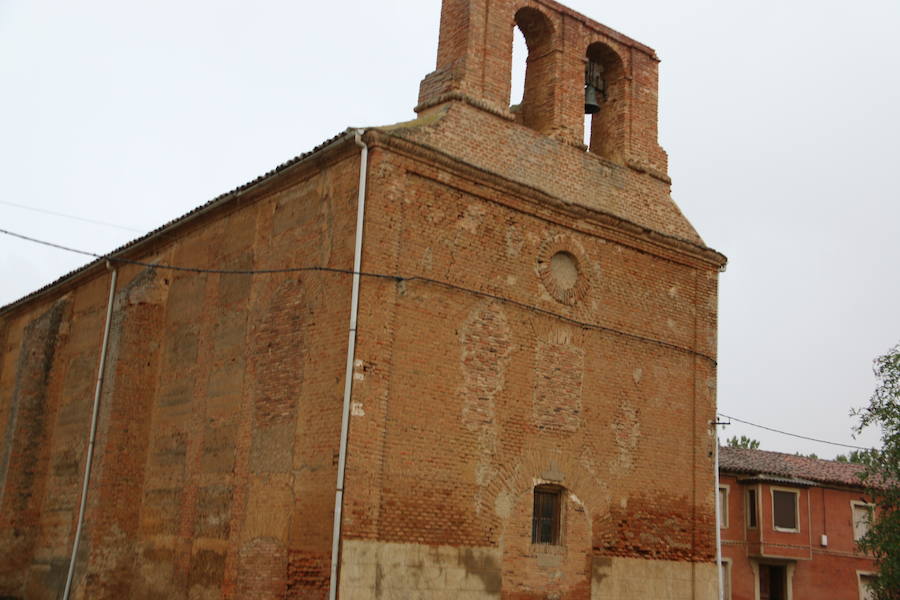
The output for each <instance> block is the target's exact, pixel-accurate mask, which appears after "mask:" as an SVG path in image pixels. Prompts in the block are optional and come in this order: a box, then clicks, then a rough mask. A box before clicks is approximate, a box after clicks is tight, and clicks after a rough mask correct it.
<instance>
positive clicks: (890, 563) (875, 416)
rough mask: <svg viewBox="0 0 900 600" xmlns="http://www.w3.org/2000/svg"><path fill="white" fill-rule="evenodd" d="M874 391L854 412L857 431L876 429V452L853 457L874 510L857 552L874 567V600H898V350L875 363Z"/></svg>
mask: <svg viewBox="0 0 900 600" xmlns="http://www.w3.org/2000/svg"><path fill="white" fill-rule="evenodd" d="M874 370H875V377H876V378H877V381H878V387H877V388H876V389H875V392H874V393H873V394H872V398H871V399H870V400H869V405H868V406H867V407H865V408H862V409H860V410H857V411H854V414H855V415H856V416H857V417H858V418H859V423H858V425H857V427H856V430H857V432H860V431H862V430H863V429H865V428H867V427H873V426H874V427H878V428H879V429H880V430H881V444H882V446H881V448H880V449H876V450H872V451H868V452H862V453H860V454H859V455H858V458H859V459H860V462H861V463H862V464H863V465H864V466H865V469H864V472H863V475H862V478H863V482H864V484H865V485H866V487H867V488H868V491H869V494H870V495H871V496H872V499H873V500H874V502H875V504H876V506H877V507H878V508H877V510H876V514H875V520H874V522H873V523H872V524H871V526H870V528H869V532H868V533H867V534H866V535H865V536H863V537H862V539H860V540H859V547H860V548H861V549H862V550H865V551H867V552H869V553H871V554H872V555H873V556H874V557H875V560H876V562H877V563H878V569H879V576H878V579H877V580H876V583H875V589H874V593H875V598H876V599H877V600H900V510H898V509H900V345H897V346H894V348H892V349H891V350H890V351H889V352H888V353H887V354H885V355H884V356H879V357H878V358H876V359H875V367H874Z"/></svg>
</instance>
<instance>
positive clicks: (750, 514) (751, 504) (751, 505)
mask: <svg viewBox="0 0 900 600" xmlns="http://www.w3.org/2000/svg"><path fill="white" fill-rule="evenodd" d="M757 506H758V503H757V501H756V490H747V527H749V528H750V529H756V527H757V525H756V515H757V513H758V511H757V508H756V507H757Z"/></svg>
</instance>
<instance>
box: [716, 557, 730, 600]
mask: <svg viewBox="0 0 900 600" xmlns="http://www.w3.org/2000/svg"><path fill="white" fill-rule="evenodd" d="M719 576H720V577H723V576H724V579H723V581H722V594H723V595H722V597H723V599H724V600H731V586H732V583H731V559H730V558H725V557H724V556H723V557H722V571H721V573H720V574H719Z"/></svg>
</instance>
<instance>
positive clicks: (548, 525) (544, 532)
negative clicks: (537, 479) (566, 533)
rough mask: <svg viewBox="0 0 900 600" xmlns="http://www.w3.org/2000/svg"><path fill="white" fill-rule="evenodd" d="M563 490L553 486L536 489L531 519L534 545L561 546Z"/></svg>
mask: <svg viewBox="0 0 900 600" xmlns="http://www.w3.org/2000/svg"><path fill="white" fill-rule="evenodd" d="M561 499H562V490H560V489H559V488H557V487H553V486H545V485H542V486H538V487H536V488H534V513H533V515H532V518H531V543H532V544H552V545H557V544H559V529H560V527H559V520H560V518H559V517H560V514H559V513H560V510H559V509H560V504H562V502H561Z"/></svg>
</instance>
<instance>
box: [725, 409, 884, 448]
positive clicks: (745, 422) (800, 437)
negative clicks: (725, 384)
mask: <svg viewBox="0 0 900 600" xmlns="http://www.w3.org/2000/svg"><path fill="white" fill-rule="evenodd" d="M719 414H720V415H722V416H723V417H725V418H728V419H731V420H732V421H737V422H738V423H743V424H744V425H749V426H751V427H758V428H760V429H765V430H766V431H771V432H773V433H780V434H781V435H789V436H791V437H795V438H799V439H801V440H807V441H810V442H819V443H820V444H830V445H832V446H841V447H843V448H853V449H854V450H872V448H864V447H862V446H854V445H852V444H842V443H840V442H829V441H828V440H820V439H817V438H812V437H807V436H805V435H800V434H797V433H790V432H788V431H782V430H780V429H774V428H772V427H766V426H765V425H758V424H757V423H751V422H750V421H744V420H743V419H738V418H737V417H732V416H731V415H726V414H725V413H723V412H720V413H719Z"/></svg>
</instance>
